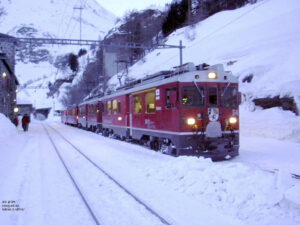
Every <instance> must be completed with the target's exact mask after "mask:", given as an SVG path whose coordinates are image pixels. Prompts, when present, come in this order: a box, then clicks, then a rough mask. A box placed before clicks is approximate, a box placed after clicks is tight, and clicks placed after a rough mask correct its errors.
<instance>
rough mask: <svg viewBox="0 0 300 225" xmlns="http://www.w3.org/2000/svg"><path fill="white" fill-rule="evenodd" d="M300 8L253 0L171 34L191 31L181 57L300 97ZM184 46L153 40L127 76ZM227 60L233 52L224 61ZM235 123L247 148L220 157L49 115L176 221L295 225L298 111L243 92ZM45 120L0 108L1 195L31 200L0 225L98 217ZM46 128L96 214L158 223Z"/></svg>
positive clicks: (110, 220) (114, 220)
mask: <svg viewBox="0 0 300 225" xmlns="http://www.w3.org/2000/svg"><path fill="white" fill-rule="evenodd" d="M299 12H300V4H299V1H298V0H287V1H283V0H272V1H270V0H264V1H258V3H257V4H255V5H248V6H246V7H243V8H241V9H237V10H234V11H225V12H221V13H218V14H216V15H214V16H212V17H210V18H208V19H207V20H205V21H203V22H201V23H199V24H198V25H196V26H194V27H189V28H183V29H180V30H178V31H177V32H175V33H174V34H172V35H171V36H170V37H169V41H168V42H167V44H178V43H179V40H180V39H182V40H184V45H185V46H186V49H185V50H184V60H185V62H187V61H193V62H195V63H196V64H198V63H203V62H207V63H211V64H213V63H224V64H225V66H226V67H227V68H226V69H228V70H232V71H233V73H234V74H236V75H237V76H239V78H240V81H241V80H242V79H243V78H244V77H245V76H247V75H249V74H253V75H254V78H253V81H252V82H251V83H242V82H241V83H240V87H241V88H240V90H241V91H242V92H243V94H245V95H246V96H247V99H249V98H250V97H251V96H256V97H261V96H269V95H270V96H275V95H281V96H285V95H288V96H293V97H294V98H295V100H296V101H298V100H299V101H300V99H299V96H300V93H299V91H300V88H299V81H300V76H299V73H298V67H297V66H298V64H299V62H300V61H299V59H300V57H299V52H300V51H299V49H300V33H299V31H300V27H299V24H300V23H299V22H298V21H300V13H299ZM177 56H178V50H156V51H154V52H152V53H151V54H149V55H148V56H147V57H146V58H145V61H146V62H145V63H143V62H139V63H137V64H136V65H135V66H133V67H132V68H130V73H129V76H132V77H138V76H136V75H140V76H143V75H146V74H148V73H155V72H157V71H158V70H162V69H169V68H170V67H172V66H175V65H178V62H179V59H178V58H177ZM229 61H232V62H235V61H236V62H235V63H233V65H226V63H227V62H229ZM110 82H111V83H114V82H115V83H117V82H118V81H117V79H114V78H113V79H112V80H111V81H110ZM37 98H39V97H37ZM38 100H41V99H38ZM298 106H299V104H298ZM240 122H241V125H240V134H241V138H240V140H241V147H240V155H239V156H238V157H236V158H234V159H232V160H229V161H222V162H217V163H213V162H211V161H210V160H209V159H203V158H196V157H178V158H174V157H169V156H166V155H162V154H160V153H156V152H153V151H150V150H148V149H145V148H144V147H141V146H138V145H133V144H129V143H126V142H120V141H117V140H113V139H109V138H104V137H102V136H99V135H96V134H93V133H90V132H86V131H83V130H79V129H76V128H73V127H68V126H65V125H62V124H60V123H59V122H55V118H54V117H52V118H51V119H49V120H48V121H46V122H43V123H44V124H45V123H48V124H49V125H51V126H53V127H54V128H56V129H58V130H59V131H60V132H61V133H63V134H64V135H66V137H67V138H68V139H69V140H70V141H72V142H73V143H74V144H75V145H76V146H77V147H78V148H80V149H81V150H82V151H84V152H85V153H86V154H87V155H88V156H89V157H91V158H92V159H93V160H94V161H95V162H96V163H97V164H99V165H101V167H103V168H104V169H105V170H106V171H107V172H109V173H110V174H111V175H112V176H113V177H114V178H115V179H117V180H118V181H120V182H121V183H122V185H123V186H125V187H126V188H127V189H128V190H130V191H131V192H133V193H135V194H136V195H137V196H138V197H139V198H141V199H143V201H145V202H147V203H148V204H149V205H150V206H151V207H152V208H153V209H155V210H156V211H157V212H159V213H160V214H161V215H162V216H164V218H166V219H167V220H168V221H170V223H171V224H172V225H173V224H184V225H186V224H189V225H190V224H203V223H205V224H208V225H209V224H218V225H220V224H230V225H236V224H245V225H253V224H255V225H298V224H300V194H299V193H300V180H296V179H293V178H292V177H291V175H290V173H294V174H300V163H299V162H300V117H299V116H296V115H295V114H293V113H291V112H289V111H283V110H282V109H280V108H272V109H268V110H261V109H259V108H254V107H253V105H252V104H251V103H250V102H244V103H243V104H242V105H241V106H240ZM43 123H42V122H39V121H34V120H33V122H32V124H30V128H29V132H27V133H25V132H23V131H22V130H21V128H20V127H19V128H18V130H17V131H16V128H15V127H14V126H13V125H12V124H10V122H9V121H8V120H7V119H6V118H4V116H3V115H1V114H0V143H1V145H0V201H1V203H2V206H3V205H4V204H6V203H5V202H4V201H16V203H15V204H19V207H20V208H21V209H24V210H23V211H17V212H16V211H14V212H12V211H4V210H3V209H2V210H1V211H0V224H8V225H15V224H16V225H19V224H30V225H40V224H45V225H47V224H49V225H50V224H51V225H52V224H72V225H73V224H93V222H92V220H91V217H90V215H89V214H88V212H87V211H86V209H85V207H84V204H83V203H82V201H81V199H80V197H79V196H78V194H77V193H76V190H75V188H74V186H73V185H72V183H71V181H70V179H69V178H68V176H67V174H66V172H65V171H64V168H63V166H62V164H61V162H60V161H59V158H58V157H57V155H56V153H55V151H54V149H53V147H52V146H51V145H50V141H49V139H48V137H47V135H46V133H45V130H44V129H43V127H42V126H43ZM49 132H50V134H51V135H54V136H53V140H54V141H55V142H56V143H57V145H58V148H60V149H59V150H60V151H61V154H62V156H63V157H64V158H65V159H66V161H67V162H66V163H67V166H69V167H70V170H71V172H72V173H74V176H75V178H77V179H78V182H79V186H80V188H82V189H83V192H84V193H85V195H86V197H87V199H88V201H89V203H90V204H91V206H92V207H93V209H95V211H96V214H97V217H99V220H100V222H102V223H103V224H159V221H157V220H156V219H155V218H153V216H151V215H149V214H148V213H147V212H145V211H144V210H143V209H142V208H140V207H138V206H137V205H136V204H135V202H134V201H132V199H130V198H129V197H128V196H126V195H124V193H122V192H121V191H120V190H119V189H118V188H117V187H116V186H115V185H113V184H112V183H110V182H109V181H107V180H106V179H105V177H103V176H102V175H101V174H99V172H97V171H95V170H94V168H91V166H90V165H89V164H88V163H86V162H85V161H84V160H83V159H82V158H81V156H80V155H77V154H76V153H75V152H73V151H71V149H70V147H69V146H68V145H67V144H66V143H64V142H63V141H62V140H61V139H60V138H59V137H57V136H55V134H54V133H52V132H51V129H49ZM120 207H121V208H120ZM2 208H3V207H2ZM4 208H5V207H4ZM203 221H205V222H203Z"/></svg>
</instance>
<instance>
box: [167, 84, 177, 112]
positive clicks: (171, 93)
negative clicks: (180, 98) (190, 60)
mask: <svg viewBox="0 0 300 225" xmlns="http://www.w3.org/2000/svg"><path fill="white" fill-rule="evenodd" d="M176 105H177V88H176V87H173V88H166V108H167V109H170V108H174V107H176Z"/></svg>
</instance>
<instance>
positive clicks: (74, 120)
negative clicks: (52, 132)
mask: <svg viewBox="0 0 300 225" xmlns="http://www.w3.org/2000/svg"><path fill="white" fill-rule="evenodd" d="M78 118H79V117H78V106H71V107H69V108H68V109H67V119H66V124H69V125H72V126H76V127H77V126H78Z"/></svg>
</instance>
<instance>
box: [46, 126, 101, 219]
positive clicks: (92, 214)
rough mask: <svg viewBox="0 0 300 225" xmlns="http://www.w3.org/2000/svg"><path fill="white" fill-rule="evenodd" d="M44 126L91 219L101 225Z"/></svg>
mask: <svg viewBox="0 0 300 225" xmlns="http://www.w3.org/2000/svg"><path fill="white" fill-rule="evenodd" d="M42 126H43V128H44V129H45V131H46V134H47V135H48V137H49V139H50V141H51V144H52V146H53V148H54V150H55V151H56V153H57V155H58V157H59V159H60V161H61V163H62V164H63V166H64V168H65V169H66V171H67V173H68V175H69V177H70V179H71V180H72V183H73V185H74V186H75V188H76V190H77V192H78V193H79V195H80V197H81V199H82V201H83V202H84V204H85V206H86V208H87V209H88V211H89V213H90V215H91V217H92V218H93V220H94V221H95V223H96V224H97V225H101V223H100V222H99V221H98V219H97V217H96V216H95V214H94V212H93V210H92V209H91V207H90V206H89V204H88V202H87V200H86V199H85V197H84V196H83V194H82V192H81V190H80V188H79V187H78V185H77V184H76V181H75V179H74V178H73V176H72V174H71V172H70V171H69V169H68V167H67V165H66V164H65V162H64V160H63V158H62V156H61V154H60V153H59V151H58V149H57V146H56V145H55V143H54V141H53V139H52V138H51V136H50V134H49V132H48V130H47V129H46V127H45V126H44V125H42Z"/></svg>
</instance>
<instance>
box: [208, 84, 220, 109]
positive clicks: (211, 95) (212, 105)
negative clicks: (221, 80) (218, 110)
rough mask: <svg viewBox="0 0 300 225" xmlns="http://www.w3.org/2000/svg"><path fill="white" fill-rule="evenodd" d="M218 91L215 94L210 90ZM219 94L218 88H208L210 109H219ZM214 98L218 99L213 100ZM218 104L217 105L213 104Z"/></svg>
mask: <svg viewBox="0 0 300 225" xmlns="http://www.w3.org/2000/svg"><path fill="white" fill-rule="evenodd" d="M213 89H214V90H216V92H215V93H211V92H210V90H213ZM218 94H219V92H218V87H216V86H209V87H207V95H208V106H209V107H218V106H219V96H218ZM213 96H215V97H216V98H215V99H213ZM214 101H215V102H216V103H215V104H214V103H213V102H214Z"/></svg>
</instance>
